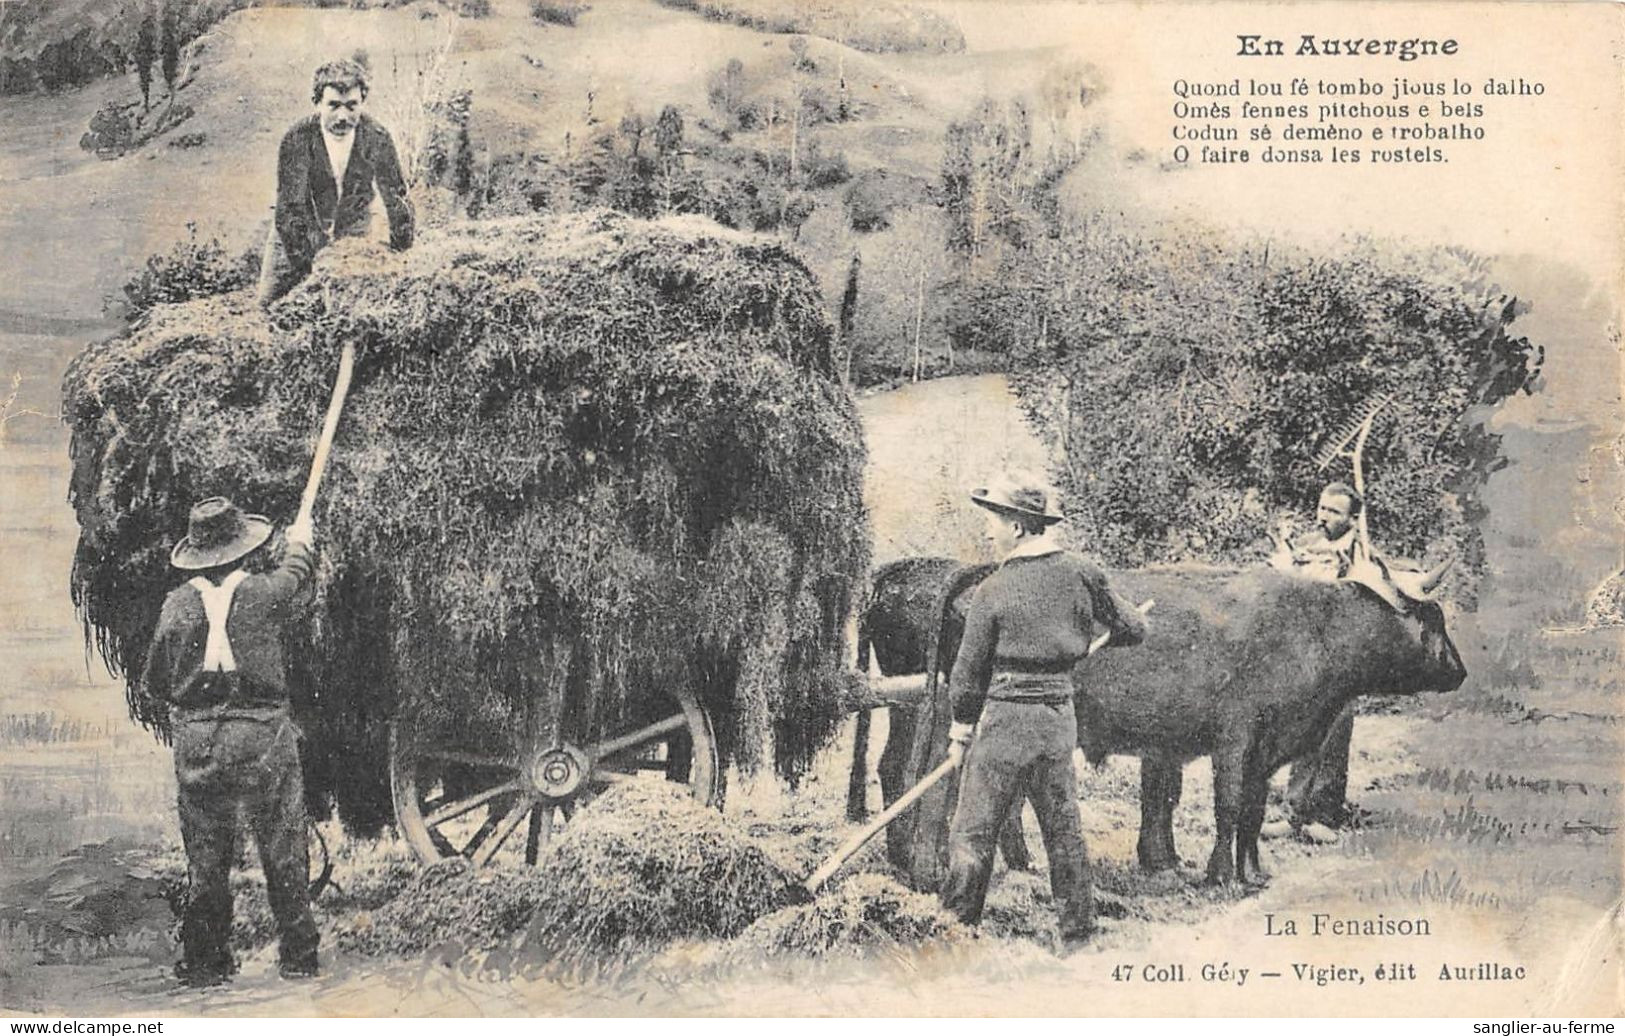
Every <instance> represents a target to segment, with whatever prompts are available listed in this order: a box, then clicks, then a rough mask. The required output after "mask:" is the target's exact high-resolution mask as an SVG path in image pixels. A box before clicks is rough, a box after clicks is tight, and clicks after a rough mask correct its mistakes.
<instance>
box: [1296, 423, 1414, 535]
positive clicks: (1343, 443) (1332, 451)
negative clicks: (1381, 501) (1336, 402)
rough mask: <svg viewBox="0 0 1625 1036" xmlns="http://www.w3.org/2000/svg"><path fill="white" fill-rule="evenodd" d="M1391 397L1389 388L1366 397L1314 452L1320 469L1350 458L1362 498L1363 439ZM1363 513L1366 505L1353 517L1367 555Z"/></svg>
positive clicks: (1355, 485) (1363, 490)
mask: <svg viewBox="0 0 1625 1036" xmlns="http://www.w3.org/2000/svg"><path fill="white" fill-rule="evenodd" d="M1393 401H1394V394H1393V393H1392V392H1384V393H1383V394H1381V395H1379V396H1373V397H1372V398H1371V399H1368V400H1366V403H1365V405H1364V406H1362V407H1361V408H1360V409H1359V410H1357V411H1356V412H1355V413H1354V416H1352V417H1350V418H1349V419H1348V420H1347V421H1345V422H1343V424H1342V425H1341V426H1340V427H1339V428H1338V429H1337V432H1336V434H1334V435H1333V436H1332V437H1331V438H1330V439H1329V440H1327V442H1326V445H1325V446H1323V447H1321V450H1320V452H1319V453H1318V454H1316V455H1315V467H1316V468H1317V469H1318V470H1320V471H1325V470H1326V468H1327V467H1328V466H1329V465H1330V464H1331V463H1332V461H1334V460H1337V459H1338V458H1339V457H1347V458H1349V462H1350V464H1351V465H1352V466H1353V469H1354V491H1355V492H1357V493H1359V494H1360V498H1361V499H1362V500H1363V499H1365V444H1366V440H1367V439H1368V438H1370V436H1371V427H1372V425H1374V424H1375V423H1376V420H1377V415H1378V414H1379V413H1381V412H1382V409H1383V407H1386V406H1387V405H1388V404H1390V403H1392V402H1393ZM1365 514H1366V509H1365V507H1364V506H1362V507H1361V508H1360V514H1359V517H1358V518H1357V519H1356V528H1358V529H1359V532H1360V544H1361V546H1363V547H1364V548H1365V551H1366V555H1367V556H1368V557H1369V556H1370V554H1371V530H1370V529H1369V528H1368V527H1367V526H1366V520H1365Z"/></svg>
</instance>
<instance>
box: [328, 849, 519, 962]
mask: <svg viewBox="0 0 1625 1036" xmlns="http://www.w3.org/2000/svg"><path fill="white" fill-rule="evenodd" d="M550 890H551V886H550V882H549V881H548V879H547V876H546V875H545V874H543V873H542V872H541V871H538V870H537V869H536V868H534V867H473V866H471V865H470V864H469V862H468V861H467V860H464V859H461V858H453V859H450V860H446V861H444V862H442V863H437V864H435V865H434V866H432V867H428V868H426V869H424V870H423V871H421V872H419V874H418V875H417V877H416V878H415V879H414V880H412V881H411V882H410V883H409V884H407V886H406V888H405V889H404V890H403V891H401V892H400V893H399V894H398V895H396V896H394V897H393V898H392V899H389V900H388V901H387V902H385V903H383V904H382V905H381V906H378V907H377V908H375V909H371V910H366V911H362V912H359V913H355V914H353V915H351V916H349V917H347V918H346V919H345V921H344V923H343V924H342V925H341V926H340V927H339V929H338V933H337V938H336V939H335V941H336V942H337V943H338V946H339V948H340V949H341V950H344V951H345V952H346V953H357V954H361V955H363V956H367V957H398V958H412V957H421V956H423V955H424V954H426V953H428V952H430V951H432V950H446V951H449V952H451V953H453V954H454V955H455V954H460V953H464V952H482V951H489V950H495V949H498V948H500V947H502V946H504V945H506V944H507V943H508V942H510V941H511V940H513V939H515V938H516V937H517V936H518V934H519V933H520V932H522V931H523V930H524V928H525V926H526V925H527V924H528V923H529V922H530V918H531V915H532V914H534V913H535V912H536V909H537V908H538V907H539V906H540V905H541V904H542V903H543V902H544V901H545V900H546V898H547V896H548V895H549V894H550Z"/></svg>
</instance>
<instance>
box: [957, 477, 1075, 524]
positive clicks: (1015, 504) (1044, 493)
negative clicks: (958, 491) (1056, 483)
mask: <svg viewBox="0 0 1625 1036" xmlns="http://www.w3.org/2000/svg"><path fill="white" fill-rule="evenodd" d="M970 499H971V503H973V504H975V505H976V506H978V507H985V508H987V509H988V510H989V511H994V512H996V513H999V514H1007V515H1020V516H1022V517H1025V518H1037V519H1038V520H1040V521H1042V522H1044V523H1045V524H1048V525H1053V524H1055V523H1056V522H1058V521H1060V520H1061V519H1063V518H1065V517H1066V516H1065V515H1063V514H1062V513H1061V508H1060V505H1059V504H1057V503H1056V501H1055V493H1054V491H1053V490H1051V489H1050V488H1049V487H1048V486H1046V485H1044V484H1043V483H1042V482H1039V481H1038V480H1036V479H1029V478H1022V477H1017V478H1013V479H1009V480H1006V481H1005V482H1003V483H1001V484H1000V485H996V486H987V487H983V488H980V489H973V490H971V494H970Z"/></svg>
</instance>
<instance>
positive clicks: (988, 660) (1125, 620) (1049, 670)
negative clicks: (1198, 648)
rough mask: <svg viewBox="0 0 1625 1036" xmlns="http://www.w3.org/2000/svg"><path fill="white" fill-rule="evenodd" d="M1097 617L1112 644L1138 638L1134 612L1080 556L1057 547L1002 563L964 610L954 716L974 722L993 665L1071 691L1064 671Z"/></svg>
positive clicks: (1050, 688) (1048, 689)
mask: <svg viewBox="0 0 1625 1036" xmlns="http://www.w3.org/2000/svg"><path fill="white" fill-rule="evenodd" d="M1097 622H1098V623H1100V624H1101V625H1103V626H1105V627H1106V628H1107V629H1109V630H1110V631H1111V634H1112V639H1111V640H1110V641H1109V643H1111V644H1113V645H1117V646H1126V645H1130V644H1138V643H1139V642H1140V641H1141V640H1143V639H1144V637H1145V623H1144V621H1143V620H1142V619H1141V618H1140V614H1139V612H1137V611H1135V610H1134V608H1132V607H1130V606H1129V605H1128V604H1127V603H1125V602H1124V601H1123V600H1122V599H1121V598H1120V597H1118V596H1117V595H1116V594H1115V593H1113V592H1112V590H1111V588H1110V587H1109V586H1107V585H1106V574H1105V573H1104V572H1102V571H1101V570H1100V569H1099V568H1098V567H1097V566H1095V565H1094V564H1093V563H1091V562H1089V561H1087V560H1085V559H1084V558H1083V557H1081V556H1079V555H1077V554H1073V553H1070V552H1068V551H1063V550H1055V551H1051V552H1049V553H1046V554H1037V555H1026V556H1018V557H1012V558H1010V559H1008V560H1007V561H1005V563H1004V564H1002V565H1000V566H999V568H998V569H997V570H996V571H994V573H993V574H992V575H990V576H988V577H987V579H986V580H985V581H983V583H982V585H981V586H979V587H977V589H976V595H975V597H973V598H972V599H971V604H970V611H969V613H968V614H967V615H966V616H965V637H964V639H963V640H962V641H960V644H959V655H958V657H957V658H956V659H955V660H954V669H953V675H952V677H951V678H950V681H949V688H950V694H951V696H952V701H953V717H954V721H955V722H957V723H974V722H976V718H977V716H979V715H981V712H982V703H983V701H984V700H985V699H986V697H987V693H988V684H989V683H990V682H991V680H992V678H993V673H994V670H996V669H997V670H1005V671H1008V672H1012V673H1024V674H1041V675H1045V676H1050V677H1059V679H1050V680H1035V681H1031V683H1032V684H1033V689H1034V693H1035V694H1039V695H1045V694H1052V693H1054V690H1055V688H1059V689H1060V693H1061V694H1062V695H1070V690H1071V679H1070V676H1069V675H1067V674H1070V673H1071V671H1072V667H1073V665H1075V664H1076V663H1077V661H1078V660H1079V659H1081V658H1083V657H1084V655H1086V654H1087V653H1088V651H1089V642H1090V641H1091V640H1093V639H1094V626H1095V623H1097ZM1019 683H1020V682H1019V681H1018V685H1019ZM1015 693H1016V695H1017V696H1019V695H1020V691H1019V690H1017V691H1016V692H1015Z"/></svg>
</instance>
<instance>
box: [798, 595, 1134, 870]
mask: <svg viewBox="0 0 1625 1036" xmlns="http://www.w3.org/2000/svg"><path fill="white" fill-rule="evenodd" d="M1156 603H1157V602H1156V599H1155V598H1152V599H1150V600H1147V601H1144V602H1142V603H1141V604H1140V606H1139V608H1138V611H1139V613H1140V614H1141V615H1144V614H1145V613H1146V612H1149V611H1150V610H1151V606H1152V605H1154V604H1156ZM1111 636H1112V634H1111V631H1110V630H1107V631H1106V632H1105V633H1102V634H1101V635H1100V636H1098V637H1096V638H1095V639H1094V640H1091V641H1090V642H1089V650H1088V651H1086V652H1084V657H1085V658H1087V657H1089V656H1090V655H1092V654H1094V653H1095V652H1096V651H1099V650H1100V649H1101V648H1103V647H1105V646H1106V642H1107V641H1108V640H1110V639H1111ZM958 765H959V761H958V760H956V759H945V760H943V763H942V765H941V766H939V767H937V768H936V769H935V770H932V771H931V772H930V773H928V774H926V775H925V776H924V777H922V778H920V782H919V783H918V784H916V785H914V787H912V788H910V789H908V790H907V791H905V792H903V794H902V795H901V796H899V797H898V799H897V801H896V802H893V803H892V804H891V805H890V806H887V807H886V809H885V810H884V811H883V812H881V813H880V814H878V815H877V816H876V817H875V818H874V819H873V820H871V821H869V823H867V824H866V825H864V826H863V828H862V829H860V830H859V831H858V832H857V833H855V834H854V835H853V836H852V837H851V838H848V839H847V840H846V841H844V842H842V843H841V847H840V848H839V849H836V850H835V851H834V852H833V853H831V854H830V856H829V859H827V860H825V861H824V862H823V863H822V864H820V865H819V867H818V869H817V870H815V871H813V872H812V874H810V875H808V876H807V880H806V881H803V882H802V883H801V887H802V888H804V889H806V890H807V891H808V892H817V891H818V887H819V886H820V885H822V884H823V883H824V882H826V881H828V880H829V879H830V878H831V877H832V876H833V875H834V874H835V872H836V871H838V870H840V869H841V867H842V865H843V864H845V863H846V861H847V860H850V859H851V858H852V857H854V856H856V855H857V853H858V850H859V849H862V848H863V847H864V846H866V845H868V844H869V839H871V838H873V837H874V836H875V835H878V834H879V833H880V832H881V831H883V830H885V828H886V825H888V824H890V823H891V822H892V821H893V820H896V819H897V818H898V817H900V816H902V815H903V813H904V812H906V811H907V810H908V808H909V807H910V806H912V805H914V803H916V802H918V801H919V798H920V796H921V795H924V794H925V793H926V792H928V791H930V790H931V789H932V787H934V786H935V785H936V783H937V782H938V781H940V780H942V779H943V778H944V777H946V776H948V775H949V774H950V773H953V772H954V768H955V767H957V766H958Z"/></svg>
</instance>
